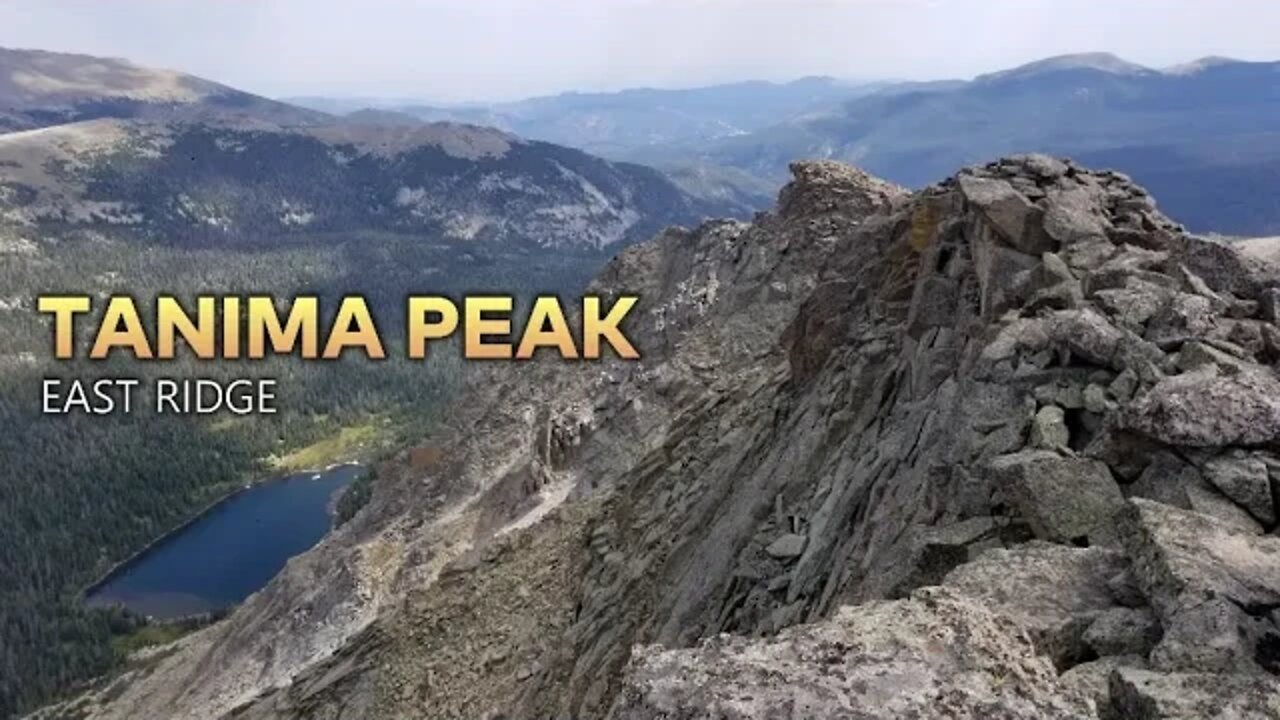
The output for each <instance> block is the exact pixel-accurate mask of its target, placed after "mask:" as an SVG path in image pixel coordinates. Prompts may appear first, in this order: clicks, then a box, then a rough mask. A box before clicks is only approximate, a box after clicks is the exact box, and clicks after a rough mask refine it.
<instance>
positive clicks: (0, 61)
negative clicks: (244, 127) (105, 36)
mask: <svg viewBox="0 0 1280 720" xmlns="http://www.w3.org/2000/svg"><path fill="white" fill-rule="evenodd" d="M209 117H220V118H242V119H255V120H268V121H272V122H278V123H286V124H305V123H314V122H319V121H321V120H323V119H324V118H325V117H326V115H325V114H323V113H319V112H315V111H311V110H305V109H303V108H299V107H294V106H292V105H287V104H285V103H282V102H277V101H275V100H269V99H267V98H264V97H259V96H257V95H253V94H251V93H247V92H243V91H240V90H236V89H234V88H230V87H227V86H225V85H219V84H218V83H215V82H211V81H209V80H204V79H202V78H198V77H194V76H192V75H186V74H184V73H179V72H174V71H172V70H156V69H152V68H145V67H142V66H139V65H135V64H133V63H131V62H129V61H127V60H121V59H117V58H101V57H93V56H90V55H74V54H69V53H54V52H47V51H43V50H17V49H9V48H0V132H8V131H14V130H30V129H33V128H40V127H47V126H50V125H59V124H62V123H67V122H75V121H79V120H93V119H96V118H151V119H175V118H186V119H194V118H209Z"/></svg>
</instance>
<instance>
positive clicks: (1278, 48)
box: [0, 0, 1280, 100]
mask: <svg viewBox="0 0 1280 720" xmlns="http://www.w3.org/2000/svg"><path fill="white" fill-rule="evenodd" d="M1277 28H1280V2H1277V0H188V1H182V0H0V45H3V46H8V47H39V48H45V49H51V50H68V51H79V52H86V53H92V54H104V55H112V56H123V57H128V58H130V59H133V60H136V61H138V62H141V63H145V64H151V65H159V66H164V67H171V68H175V69H180V70H185V71H188V72H192V73H195V74H198V75H203V76H205V77H208V78H211V79H215V80H219V81H222V82H225V83H228V84H231V85H235V86H238V87H241V88H244V89H248V90H252V91H255V92H259V93H264V94H268V95H276V96H279V95H297V94H329V95H366V96H397V97H420V98H435V99H449V100H461V99H496V98H510V97H518V96H527V95H534V94H542V93H548V92H555V91H560V90H567V89H580V90H589V89H611V88H618V87H626V86H637V85H651V86H668V87H678V86H690V85H697V84H702V83H709V82H719V81H725V80H738V79H747V78H761V79H771V80H784V79H790V78H794V77H798V76H801V75H808V74H824V75H835V76H840V77H849V78H885V77H894V78H913V79H925V78H939V77H967V76H971V75H974V74H977V73H981V72H986V71H990V70H995V69H1000V68H1004V67H1008V66H1011V65H1015V64H1018V63H1021V62H1025V61H1028V60H1032V59H1037V58H1041V57H1045V56H1048V55H1055V54H1061V53H1068V52H1081V51H1090V50H1108V51H1112V52H1115V53H1117V54H1120V55H1122V56H1124V57H1126V58H1128V59H1130V60H1133V61H1135V62H1141V63H1144V64H1149V65H1155V66H1163V65H1169V64H1174V63H1178V62H1182V61H1186V60H1190V59H1193V58H1196V57H1200V56H1204V55H1210V54H1215V55H1231V56H1235V57H1241V58H1245V59H1280V32H1277Z"/></svg>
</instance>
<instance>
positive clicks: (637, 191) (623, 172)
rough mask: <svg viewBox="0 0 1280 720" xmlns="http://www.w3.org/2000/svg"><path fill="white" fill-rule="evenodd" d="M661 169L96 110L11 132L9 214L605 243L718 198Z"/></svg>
mask: <svg viewBox="0 0 1280 720" xmlns="http://www.w3.org/2000/svg"><path fill="white" fill-rule="evenodd" d="M722 209H723V206H716V205H712V204H709V203H703V202H701V201H697V200H694V199H692V198H691V197H690V196H688V195H686V194H685V193H683V192H682V191H680V190H679V189H678V188H677V187H676V186H675V185H673V184H672V183H671V182H670V181H669V180H667V179H666V178H664V177H663V176H662V175H661V174H659V173H658V172H656V171H654V170H651V169H649V168H645V167H642V166H639V165H631V164H626V163H610V162H607V161H604V160H600V159H598V158H595V157H592V156H590V155H587V154H585V153H582V152H580V151H577V150H571V149H568V148H562V147H558V146H555V145H551V144H548V143H539V142H527V141H523V140H520V139H518V138H515V137H513V136H511V135H507V134H505V133H502V132H499V131H496V130H491V129H486V128H477V127H470V126H462V125H452V124H446V123H437V124H430V125H421V126H384V125H366V124H326V125H321V126H315V127H311V128H301V129H298V128H282V127H278V126H270V125H264V124H257V125H254V126H248V127H246V126H244V125H243V124H240V123H234V124H227V123H218V122H203V123H154V122H142V121H121V120H96V121H89V122H84V123H74V124H69V125H62V126H56V127H50V128H44V129H40V130H32V131H26V132H20V133H9V134H7V135H0V223H3V224H7V225H9V226H10V227H12V228H14V232H37V233H72V232H79V231H85V230H90V229H100V230H101V229H106V230H110V231H111V232H113V233H115V234H119V235H126V236H130V237H138V238H142V239H145V240H147V241H149V242H158V243H165V244H184V245H189V246H191V245H196V246H199V245H209V244H214V245H227V244H233V245H234V244H240V243H245V242H248V243H255V242H261V241H262V239H263V238H269V237H273V236H288V235H300V234H304V233H334V232H353V231H357V230H360V231H366V230H386V231H395V232H412V233H418V234H426V235H430V236H432V237H434V238H436V239H439V240H493V241H495V242H513V243H530V244H534V245H539V246H546V247H576V248H592V249H599V248H602V247H605V246H608V245H612V244H615V243H619V242H623V241H627V240H635V239H640V238H642V237H646V236H648V235H651V234H653V233H654V232H656V231H657V230H659V229H661V228H662V227H665V226H666V225H668V224H680V223H689V222H696V221H697V220H699V219H701V217H703V216H704V215H707V214H712V213H716V212H719V211H721V210H722Z"/></svg>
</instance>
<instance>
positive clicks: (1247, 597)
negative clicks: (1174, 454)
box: [1118, 498, 1280, 673]
mask: <svg viewBox="0 0 1280 720" xmlns="http://www.w3.org/2000/svg"><path fill="white" fill-rule="evenodd" d="M1118 527H1119V533H1120V537H1121V542H1122V543H1123V545H1124V548H1125V551H1126V553H1127V554H1128V556H1129V558H1130V560H1131V561H1132V563H1133V572H1134V575H1135V577H1136V578H1137V580H1138V585H1139V586H1140V587H1141V588H1142V591H1143V593H1144V594H1145V595H1146V596H1147V598H1148V599H1149V600H1150V601H1151V605H1152V607H1153V608H1154V610H1155V612H1156V615H1157V617H1159V618H1160V622H1161V624H1162V626H1163V628H1164V639H1163V640H1161V642H1160V645H1159V646H1158V647H1157V648H1156V649H1155V650H1154V651H1153V653H1152V660H1153V661H1154V662H1156V664H1157V665H1159V666H1161V669H1176V670H1204V671H1210V672H1243V673H1261V672H1264V671H1266V670H1267V669H1268V668H1267V667H1266V663H1267V660H1266V656H1267V652H1266V649H1267V648H1269V647H1271V645H1272V643H1275V642H1280V628H1276V627H1275V626H1274V625H1272V624H1271V623H1270V621H1269V620H1268V619H1267V617H1266V615H1267V613H1268V612H1269V611H1270V610H1271V609H1272V608H1275V607H1278V606H1280V538H1277V537H1270V536H1257V535H1253V534H1250V533H1248V532H1244V531H1241V530H1238V529H1236V528H1234V527H1231V526H1229V525H1226V524H1223V523H1220V522H1218V521H1216V520H1214V519H1212V518H1210V517H1208V516H1206V515H1201V514H1200V513H1195V512H1188V511H1185V510H1179V509H1177V508H1174V507H1170V506H1168V505H1164V504H1162V503H1157V502H1151V501H1148V500H1143V499H1139V498H1135V499H1133V500H1131V501H1130V506H1129V508H1128V509H1127V510H1126V511H1125V512H1123V513H1121V514H1120V515H1119V516H1118ZM1272 638H1274V639H1272Z"/></svg>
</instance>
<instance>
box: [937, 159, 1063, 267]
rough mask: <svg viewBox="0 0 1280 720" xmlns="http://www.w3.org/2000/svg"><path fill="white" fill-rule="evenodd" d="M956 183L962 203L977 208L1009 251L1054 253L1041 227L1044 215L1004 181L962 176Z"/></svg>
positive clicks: (1051, 243) (1034, 253) (1035, 253)
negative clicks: (962, 196) (1009, 248)
mask: <svg viewBox="0 0 1280 720" xmlns="http://www.w3.org/2000/svg"><path fill="white" fill-rule="evenodd" d="M958 180H959V184H960V192H961V194H963V195H964V198H965V200H967V201H969V202H970V203H972V204H973V205H975V206H977V208H978V210H979V211H980V212H981V213H982V215H983V217H984V218H986V220H987V222H989V223H990V224H991V226H992V227H993V228H994V229H995V231H996V233H998V234H999V235H1000V237H1001V239H1002V240H1004V241H1005V242H1006V243H1008V245H1009V246H1010V247H1012V248H1014V249H1015V250H1018V251H1020V252H1023V253H1026V254H1028V255H1039V254H1040V253H1042V252H1049V251H1051V250H1053V249H1054V243H1053V240H1052V239H1051V238H1050V237H1049V236H1048V235H1046V234H1045V233H1044V229H1043V228H1042V227H1041V223H1040V219H1041V216H1042V213H1043V211H1041V210H1040V208H1038V207H1036V205H1035V204H1034V203H1032V202H1031V201H1030V200H1028V199H1027V198H1026V196H1024V195H1023V194H1022V193H1020V192H1018V191H1017V190H1015V189H1014V187H1013V186H1012V185H1010V184H1009V183H1008V182H1007V181H1005V180H999V179H996V178H984V177H978V176H975V175H970V174H961V175H960V176H959V178H958Z"/></svg>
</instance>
